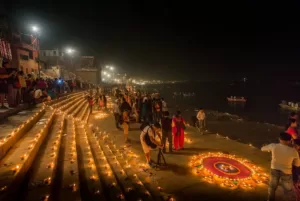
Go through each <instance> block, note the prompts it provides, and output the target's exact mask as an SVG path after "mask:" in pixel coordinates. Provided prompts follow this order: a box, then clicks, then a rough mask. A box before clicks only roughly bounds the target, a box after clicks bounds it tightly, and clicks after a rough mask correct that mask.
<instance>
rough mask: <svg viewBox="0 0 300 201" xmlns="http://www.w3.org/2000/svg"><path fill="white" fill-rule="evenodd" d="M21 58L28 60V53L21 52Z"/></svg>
mask: <svg viewBox="0 0 300 201" xmlns="http://www.w3.org/2000/svg"><path fill="white" fill-rule="evenodd" d="M20 59H22V60H28V59H29V57H28V56H27V55H24V54H20Z"/></svg>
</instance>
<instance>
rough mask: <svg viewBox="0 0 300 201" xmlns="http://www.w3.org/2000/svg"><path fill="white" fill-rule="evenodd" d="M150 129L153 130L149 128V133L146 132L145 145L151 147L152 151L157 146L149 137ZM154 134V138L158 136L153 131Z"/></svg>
mask: <svg viewBox="0 0 300 201" xmlns="http://www.w3.org/2000/svg"><path fill="white" fill-rule="evenodd" d="M149 129H152V127H151V126H149V128H148V129H147V132H146V134H145V137H144V140H145V143H146V144H147V145H148V146H149V147H151V149H156V147H157V145H156V144H154V143H153V142H152V141H151V139H150V136H149ZM152 132H153V133H154V137H155V135H156V134H155V132H154V130H153V129H152Z"/></svg>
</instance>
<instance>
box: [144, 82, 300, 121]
mask: <svg viewBox="0 0 300 201" xmlns="http://www.w3.org/2000/svg"><path fill="white" fill-rule="evenodd" d="M146 87H147V90H157V91H159V92H160V93H161V94H162V97H164V98H165V100H166V101H167V102H168V103H169V105H172V107H174V106H176V107H178V108H180V109H181V110H189V111H194V110H195V109H199V108H205V109H206V110H213V111H219V112H225V113H230V114H235V115H238V116H240V117H241V118H243V119H244V120H248V121H256V122H264V123H271V124H275V125H279V126H283V125H284V124H285V123H286V122H287V117H288V115H289V113H290V112H291V111H286V110H283V109H281V108H280V107H279V105H278V104H279V103H280V102H281V100H288V101H295V102H296V101H300V97H299V96H300V94H299V92H300V90H299V88H297V87H293V86H290V85H288V84H282V83H279V82H275V83H272V84H271V83H249V82H246V83H237V84H234V85H230V83H201V82H185V83H179V84H163V85H149V86H146ZM174 92H184V93H195V95H194V96H191V97H182V96H174V95H173V93H174ZM228 96H244V97H245V98H247V102H246V103H245V104H233V105H232V104H228V102H227V99H226V97H228ZM195 114H196V112H195Z"/></svg>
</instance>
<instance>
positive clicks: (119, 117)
mask: <svg viewBox="0 0 300 201" xmlns="http://www.w3.org/2000/svg"><path fill="white" fill-rule="evenodd" d="M112 109H113V114H114V118H115V125H116V128H117V129H122V130H123V132H124V140H125V143H130V139H129V138H130V134H129V128H130V122H131V121H135V122H137V123H141V127H140V129H141V135H140V140H141V145H142V148H143V151H144V153H145V156H146V160H147V162H148V163H149V165H151V160H150V158H149V157H150V152H151V150H153V149H156V148H157V147H159V148H161V149H162V151H163V152H164V153H172V152H174V151H175V152H176V151H180V150H183V149H184V130H185V129H186V121H185V120H184V118H183V116H182V114H181V112H180V111H177V112H176V114H175V115H174V116H173V117H172V118H171V117H170V113H169V111H168V106H167V103H166V101H165V100H164V98H160V97H159V94H157V93H156V94H147V93H140V92H137V93H129V92H126V93H124V94H122V93H118V94H116V100H115V101H113V107H112ZM201 113H202V115H200V116H201V118H199V122H201V125H202V128H203V129H205V127H206V119H205V113H204V110H201ZM198 116H199V115H198ZM200 116H199V117H200ZM167 142H168V143H167ZM167 145H169V147H168V150H167ZM167 151H168V152H167Z"/></svg>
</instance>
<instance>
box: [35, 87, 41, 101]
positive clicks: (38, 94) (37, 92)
mask: <svg viewBox="0 0 300 201" xmlns="http://www.w3.org/2000/svg"><path fill="white" fill-rule="evenodd" d="M42 95H43V93H42V90H40V89H37V90H35V92H34V98H36V99H39V98H40V97H41V96H42Z"/></svg>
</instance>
